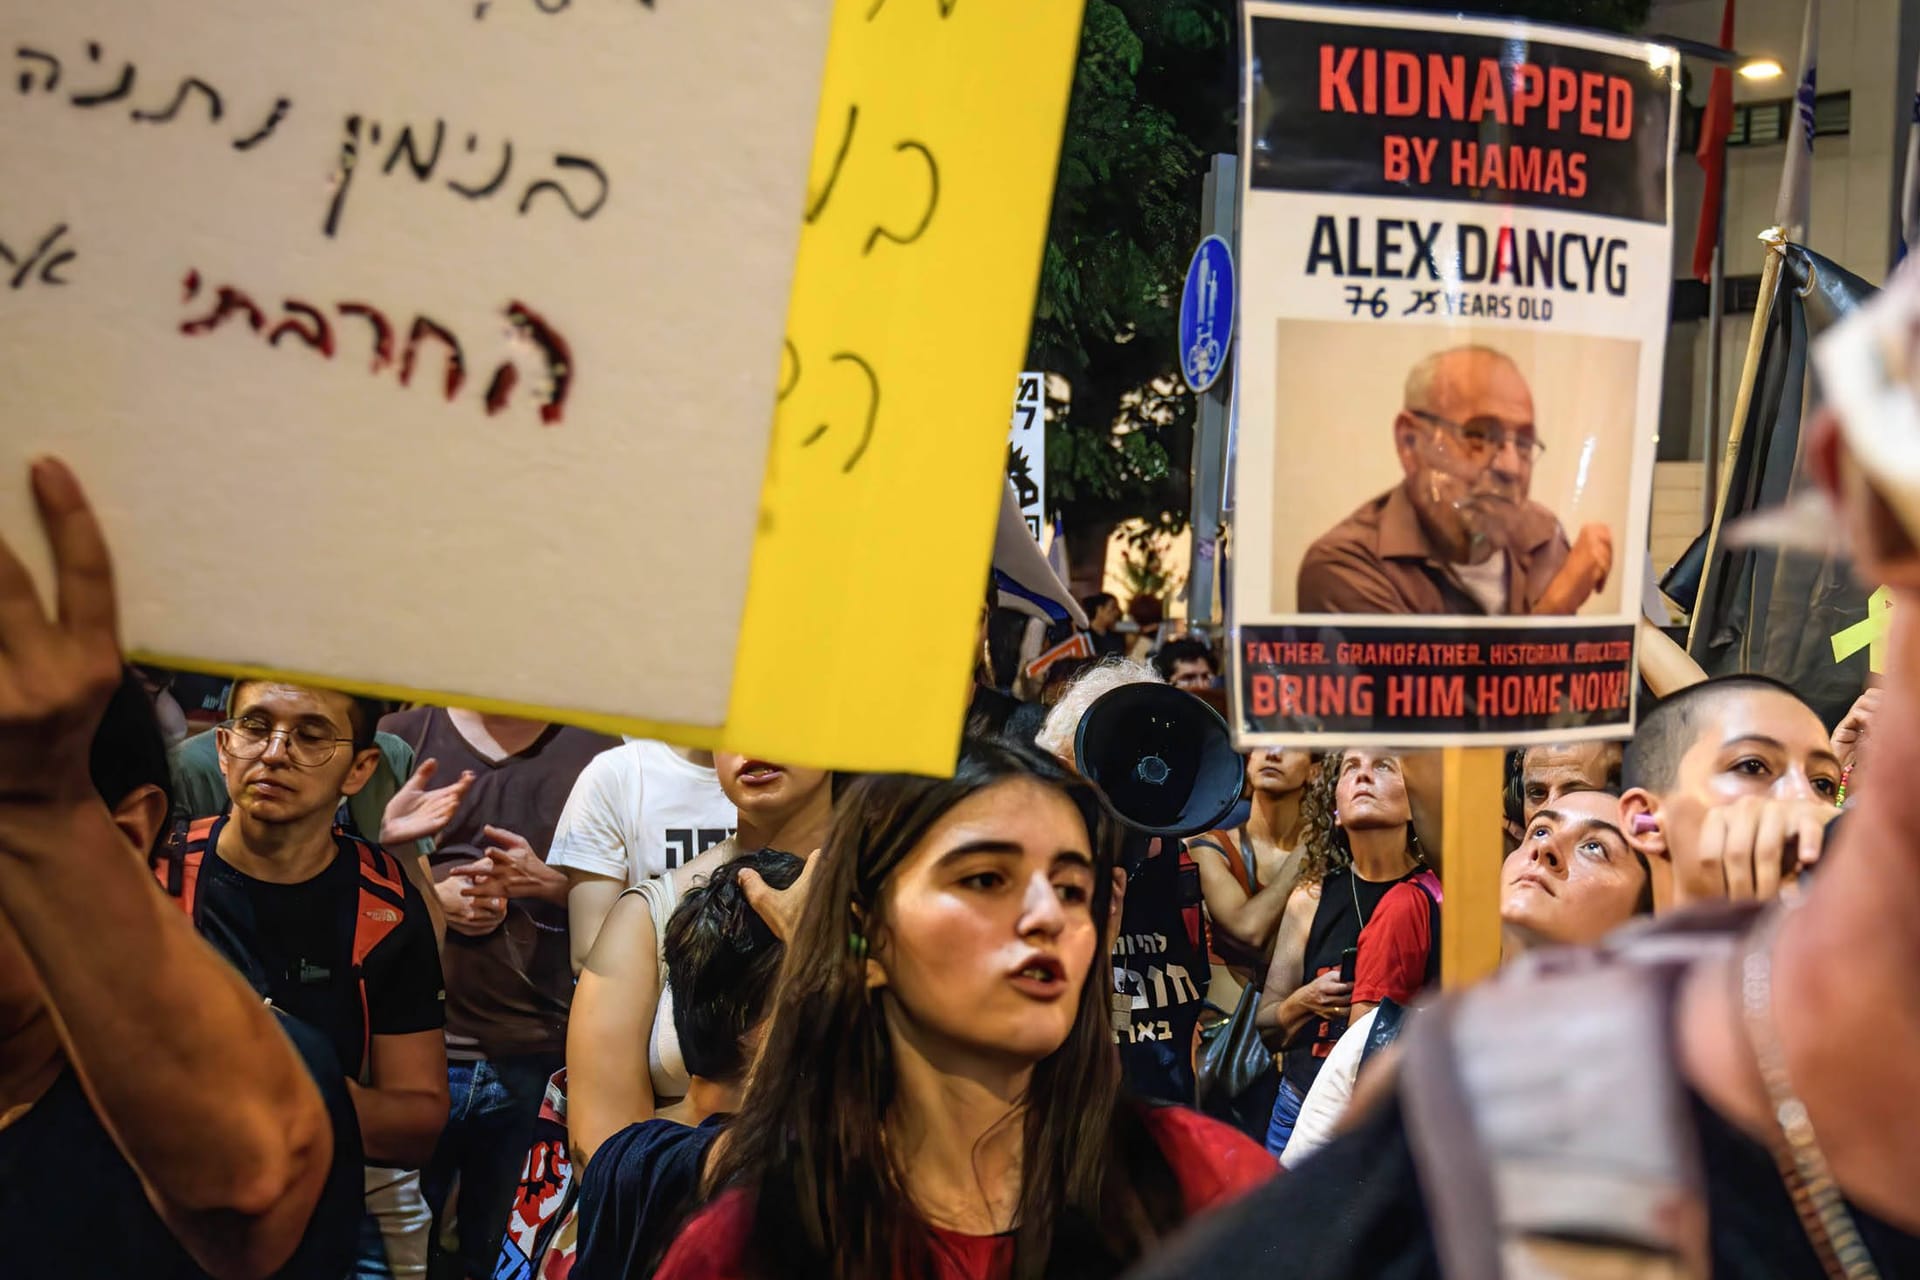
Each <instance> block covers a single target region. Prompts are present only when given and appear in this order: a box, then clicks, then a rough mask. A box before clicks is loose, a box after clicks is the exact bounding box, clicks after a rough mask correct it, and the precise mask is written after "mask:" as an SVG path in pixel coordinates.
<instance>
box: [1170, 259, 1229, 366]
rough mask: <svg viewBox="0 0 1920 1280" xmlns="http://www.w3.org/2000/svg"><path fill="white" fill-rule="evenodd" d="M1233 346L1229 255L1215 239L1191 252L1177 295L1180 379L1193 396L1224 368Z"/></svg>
mask: <svg viewBox="0 0 1920 1280" xmlns="http://www.w3.org/2000/svg"><path fill="white" fill-rule="evenodd" d="M1232 343H1233V252H1232V250H1230V249H1228V248H1227V242H1226V241H1225V240H1222V239H1221V238H1220V237H1219V236H1208V237H1207V238H1206V239H1205V240H1202V241H1201V242H1200V247H1199V248H1198V249H1195V250H1194V251H1193V261H1192V262H1191V263H1189V264H1188V266H1187V287H1186V290H1185V291H1184V292H1183V293H1181V295H1180V376H1181V377H1182V378H1184V379H1185V380H1186V383H1187V386H1189V387H1191V388H1192V389H1193V391H1194V393H1195V394H1196V395H1197V394H1199V393H1200V392H1202V391H1205V390H1206V389H1207V388H1208V387H1210V386H1212V385H1213V383H1214V380H1215V379H1217V378H1218V377H1219V376H1220V370H1221V369H1223V368H1225V367H1226V363H1227V348H1228V347H1229V346H1231V345H1232Z"/></svg>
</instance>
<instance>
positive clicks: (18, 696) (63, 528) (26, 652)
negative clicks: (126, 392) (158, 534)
mask: <svg viewBox="0 0 1920 1280" xmlns="http://www.w3.org/2000/svg"><path fill="white" fill-rule="evenodd" d="M29 474H30V476H31V478H32V486H33V500H34V505H35V506H36V507H37V508H38V510H39V514H40V527H41V528H42V529H44V530H45V531H46V535H47V541H48V543H49V544H51V546H52V549H53V573H54V588H55V592H54V593H55V598H56V600H57V607H56V610H55V616H54V617H52V618H49V617H47V614H46V610H45V609H44V608H43V607H42V605H41V603H40V596H39V594H38V593H37V592H36V591H35V590H34V585H33V579H32V577H31V576H30V575H29V574H28V573H27V568H26V566H25V565H24V564H22V563H21V561H20V558H19V557H18V556H17V555H15V554H14V551H13V549H12V548H11V547H9V546H7V544H6V542H5V541H4V540H3V539H0V813H5V814H6V815H7V816H13V814H16V813H22V811H23V810H29V809H43V808H50V807H55V806H65V805H74V804H81V803H87V802H95V801H96V797H95V793H94V789H93V781H92V778H91V775H90V774H89V772H88V768H87V757H88V753H89V750H90V748H91V745H92V742H93V734H94V730H95V729H96V728H97V727H98V726H99V723H100V716H101V714H102V713H103V712H104V711H105V709H106V705H107V701H108V699H110V698H111V697H112V696H113V692H114V690H115V689H116V688H118V687H119V684H120V679H121V663H120V643H119V638H118V621H117V614H116V611H115V607H114V596H113V567H112V563H111V561H110V560H109V558H108V555H107V543H106V539H105V537H103V536H102V534H101V532H100V525H99V523H98V522H97V521H96V520H95V519H94V515H93V510H92V508H90V507H89V506H88V505H87V499H86V495H85V494H84V493H82V492H81V490H80V483H79V481H77V480H75V479H74V476H73V473H72V472H71V471H69V470H67V468H66V465H65V464H64V463H61V462H57V461H55V460H53V459H51V458H43V459H41V460H40V461H38V462H36V463H34V464H33V466H32V467H31V468H30V472H29Z"/></svg>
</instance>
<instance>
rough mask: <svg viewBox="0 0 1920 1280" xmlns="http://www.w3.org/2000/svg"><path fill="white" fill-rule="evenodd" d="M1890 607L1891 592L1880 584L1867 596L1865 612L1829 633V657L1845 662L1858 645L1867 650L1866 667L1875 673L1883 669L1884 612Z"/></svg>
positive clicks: (1884, 644)
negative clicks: (1855, 620) (1849, 624)
mask: <svg viewBox="0 0 1920 1280" xmlns="http://www.w3.org/2000/svg"><path fill="white" fill-rule="evenodd" d="M1892 608H1893V593H1892V592H1890V591H1888V590H1887V589H1886V588H1885V587H1881V588H1880V589H1879V590H1877V591H1875V592H1874V593H1873V594H1872V595H1870V596H1868V597H1867V616H1866V617H1865V618H1862V619H1861V620H1860V621H1859V622H1856V623H1854V624H1853V625H1852V626H1850V627H1847V628H1845V629H1844V630H1841V631H1836V632H1835V633H1834V634H1833V660H1834V661H1835V662H1845V661H1846V660H1847V659H1848V658H1851V657H1852V656H1853V655H1854V654H1856V653H1858V652H1860V651H1861V650H1862V649H1865V650H1866V651H1867V669H1868V670H1869V671H1872V672H1874V673H1875V674H1876V675H1877V674H1879V673H1880V672H1881V671H1883V670H1885V668H1884V666H1883V665H1882V663H1883V662H1884V660H1885V658H1886V640H1887V624H1888V621H1889V619H1888V617H1887V615H1888V613H1889V612H1890V611H1891V610H1892Z"/></svg>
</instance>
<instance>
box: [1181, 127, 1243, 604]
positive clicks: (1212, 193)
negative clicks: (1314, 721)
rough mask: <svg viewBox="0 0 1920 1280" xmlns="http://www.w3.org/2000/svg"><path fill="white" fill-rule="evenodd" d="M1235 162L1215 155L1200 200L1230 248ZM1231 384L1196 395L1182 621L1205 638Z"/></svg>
mask: <svg viewBox="0 0 1920 1280" xmlns="http://www.w3.org/2000/svg"><path fill="white" fill-rule="evenodd" d="M1236 164H1237V159H1236V157H1234V156H1231V155H1217V156H1214V157H1213V162H1212V163H1211V164H1210V165H1209V166H1208V168H1207V178H1206V185H1205V187H1204V188H1203V189H1202V192H1201V197H1200V218H1201V234H1202V235H1203V236H1218V237H1220V239H1222V240H1224V241H1225V242H1226V243H1227V244H1228V246H1230V247H1236V246H1237V245H1238V243H1239V239H1238V235H1237V231H1238V228H1237V225H1236V214H1235V209H1234V198H1235V192H1236V191H1237V190H1238V176H1239V175H1238V174H1237V172H1236ZM1235 256H1236V257H1237V256H1238V255H1237V254H1236V255H1235ZM1182 359H1183V361H1184V359H1185V355H1184V353H1183V354H1182ZM1221 359H1222V360H1223V361H1230V359H1231V357H1230V355H1229V354H1228V353H1227V352H1224V351H1223V352H1222V354H1221ZM1232 381H1233V380H1232V376H1231V371H1229V372H1226V373H1222V374H1220V375H1219V376H1218V377H1216V378H1214V380H1213V382H1212V385H1210V386H1208V387H1207V388H1206V390H1204V391H1201V392H1200V393H1199V402H1200V403H1199V412H1198V415H1197V421H1196V422H1195V424H1194V433H1193V465H1192V471H1191V476H1192V481H1193V505H1192V509H1191V522H1192V526H1193V539H1192V542H1193V545H1192V551H1191V556H1190V559H1189V561H1188V565H1187V623H1188V625H1189V626H1191V627H1193V628H1195V629H1196V630H1201V631H1204V632H1206V633H1207V634H1209V635H1212V634H1215V633H1216V632H1217V630H1218V628H1219V624H1220V620H1219V618H1217V617H1216V616H1215V615H1216V613H1217V612H1218V607H1219V593H1218V591H1217V590H1216V587H1217V584H1218V582H1219V573H1220V528H1221V524H1220V508H1221V496H1222V484H1221V482H1222V478H1223V476H1224V474H1225V471H1226V462H1227V418H1228V412H1229V408H1230V405H1231V402H1232V395H1233V390H1232Z"/></svg>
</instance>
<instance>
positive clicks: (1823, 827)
mask: <svg viewBox="0 0 1920 1280" xmlns="http://www.w3.org/2000/svg"><path fill="white" fill-rule="evenodd" d="M1826 850H1827V822H1826V819H1824V818H1822V817H1821V816H1820V815H1819V814H1818V813H1805V814H1802V815H1801V816H1800V840H1799V848H1798V849H1797V850H1795V852H1796V853H1797V854H1798V861H1797V868H1806V867H1810V866H1812V865H1813V864H1814V863H1816V862H1818V861H1820V855H1821V854H1823V853H1825V852H1826Z"/></svg>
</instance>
